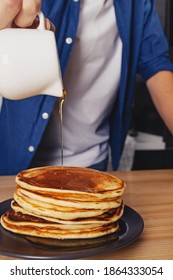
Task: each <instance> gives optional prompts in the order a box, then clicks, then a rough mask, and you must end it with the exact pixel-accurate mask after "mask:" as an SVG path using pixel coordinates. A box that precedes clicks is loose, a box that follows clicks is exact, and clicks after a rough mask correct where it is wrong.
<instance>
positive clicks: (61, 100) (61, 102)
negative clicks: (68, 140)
mask: <svg viewBox="0 0 173 280" xmlns="http://www.w3.org/2000/svg"><path fill="white" fill-rule="evenodd" d="M66 95H67V93H66V91H65V90H63V96H62V97H61V98H60V102H59V117H60V137H61V167H62V168H63V165H64V163H63V159H64V155H63V146H64V140H63V116H62V109H63V103H64V100H65V98H66Z"/></svg>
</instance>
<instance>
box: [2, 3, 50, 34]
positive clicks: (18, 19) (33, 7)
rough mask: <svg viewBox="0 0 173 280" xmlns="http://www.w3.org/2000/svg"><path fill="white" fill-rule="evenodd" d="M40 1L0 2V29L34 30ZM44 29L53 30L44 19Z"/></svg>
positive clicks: (36, 24)
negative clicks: (19, 28) (18, 28)
mask: <svg viewBox="0 0 173 280" xmlns="http://www.w3.org/2000/svg"><path fill="white" fill-rule="evenodd" d="M41 2H42V1H41V0H0V29H3V28H6V27H9V26H12V27H21V28H36V27H37V26H38V19H37V18H36V16H37V14H38V12H39V11H40V9H41ZM45 26H46V29H49V30H53V31H54V26H53V24H52V23H51V22H50V21H49V20H48V19H46V21H45Z"/></svg>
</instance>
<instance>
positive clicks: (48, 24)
mask: <svg viewBox="0 0 173 280" xmlns="http://www.w3.org/2000/svg"><path fill="white" fill-rule="evenodd" d="M45 27H46V29H47V30H51V31H53V32H55V25H54V24H53V23H52V22H51V21H50V20H49V19H48V18H46V19H45Z"/></svg>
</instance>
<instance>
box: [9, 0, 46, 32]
mask: <svg viewBox="0 0 173 280" xmlns="http://www.w3.org/2000/svg"><path fill="white" fill-rule="evenodd" d="M40 8H41V0H23V5H22V8H21V10H20V11H19V13H18V14H17V16H16V17H15V19H14V23H15V24H16V25H17V26H18V27H23V28H26V27H30V26H32V25H33V24H34V21H35V18H36V15H37V14H38V12H39V11H40Z"/></svg>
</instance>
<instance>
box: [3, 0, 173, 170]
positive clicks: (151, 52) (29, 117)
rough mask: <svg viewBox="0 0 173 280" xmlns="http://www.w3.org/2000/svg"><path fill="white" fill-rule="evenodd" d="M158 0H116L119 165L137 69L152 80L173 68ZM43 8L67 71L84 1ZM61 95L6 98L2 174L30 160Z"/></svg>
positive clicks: (114, 132)
mask: <svg viewBox="0 0 173 280" xmlns="http://www.w3.org/2000/svg"><path fill="white" fill-rule="evenodd" d="M153 2H154V1H153V0H114V5H115V12H116V17H117V24H118V29H119V33H120V37H121V39H122V43H123V53H122V70H121V81H120V87H119V93H118V97H117V100H116V103H115V104H114V109H113V111H112V114H111V116H110V127H111V135H110V146H111V152H112V161H113V168H114V169H116V168H117V167H118V164H119V159H120V156H121V152H122V148H123V144H124V141H125V137H126V135H127V132H128V129H129V124H130V115H131V104H132V96H133V89H134V83H135V78H136V73H139V74H140V75H141V76H142V78H143V79H144V80H147V79H148V78H150V77H151V76H152V75H154V74H155V73H157V72H158V71H160V70H170V71H173V65H172V64H171V63H170V62H169V58H168V45H167V41H166V39H165V36H164V33H163V31H162V28H161V26H160V23H159V21H158V18H157V15H156V13H155V9H154V4H153ZM42 11H43V12H44V14H45V16H46V17H48V18H49V19H50V20H51V21H52V22H53V23H54V24H55V26H56V33H55V35H56V40H57V47H58V51H59V56H60V63H61V68H62V73H63V74H64V71H65V69H66V66H67V63H68V60H69V55H70V53H71V50H72V47H73V42H74V39H75V36H76V32H77V26H78V20H79V12H80V1H77V2H76V1H74V0H58V1H56V0H49V1H47V0H43V3H42ZM68 37H70V38H72V39H73V42H72V44H67V43H66V38H68ZM33 43H34V42H33ZM50 55H51V54H50ZM114 74H115V75H116V65H115V73H112V75H114ZM31 82H32V81H31ZM105 84H106V81H105ZM55 101H56V99H55V98H54V97H51V96H43V95H40V96H36V97H32V98H27V99H25V100H19V101H11V100H6V99H4V100H3V105H2V110H1V114H0V175H7V174H16V173H18V172H20V171H21V170H22V169H26V168H27V167H28V166H29V164H30V161H31V159H32V157H33V155H34V151H36V149H37V147H38V145H39V142H40V140H41V137H42V134H43V132H44V129H45V127H46V124H47V122H48V119H46V120H45V119H44V118H43V117H42V114H43V113H44V112H47V113H48V114H49V115H50V114H51V111H52V109H53V106H54V103H55ZM29 147H34V149H32V148H29Z"/></svg>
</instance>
